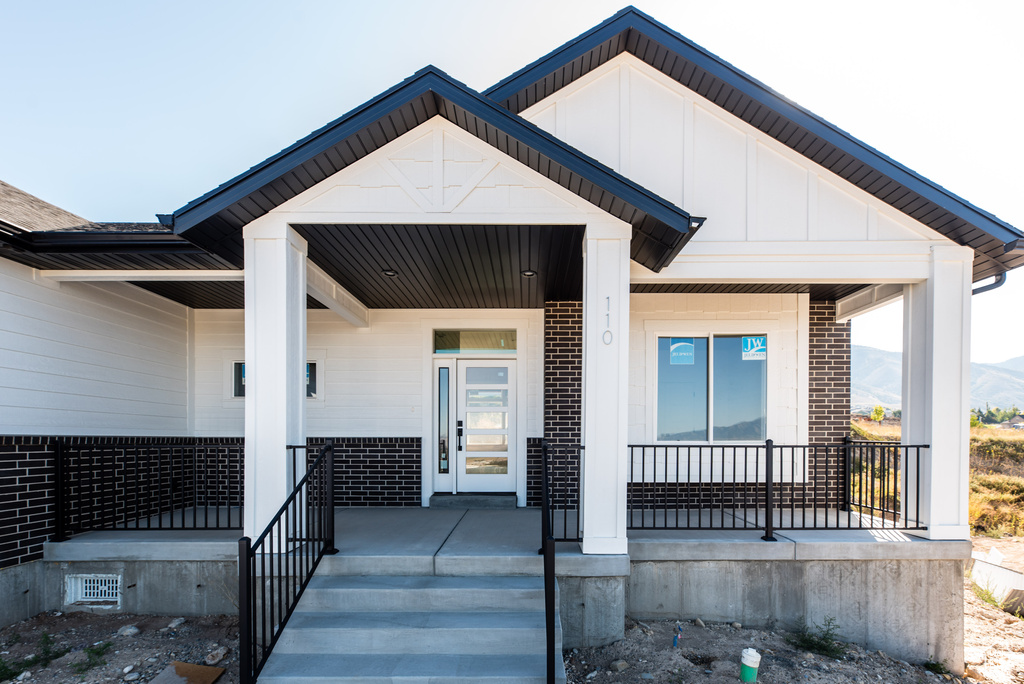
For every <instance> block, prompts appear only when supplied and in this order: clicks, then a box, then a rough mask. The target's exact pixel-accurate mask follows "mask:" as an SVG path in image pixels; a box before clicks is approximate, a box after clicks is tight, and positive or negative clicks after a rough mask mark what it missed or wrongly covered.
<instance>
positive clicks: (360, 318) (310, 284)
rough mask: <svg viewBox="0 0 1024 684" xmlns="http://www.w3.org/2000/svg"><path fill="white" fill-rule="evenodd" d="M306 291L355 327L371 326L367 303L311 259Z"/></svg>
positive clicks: (308, 264)
mask: <svg viewBox="0 0 1024 684" xmlns="http://www.w3.org/2000/svg"><path fill="white" fill-rule="evenodd" d="M306 291H307V292H308V293H309V294H310V295H311V296H312V297H313V298H314V299H315V300H317V301H318V302H320V303H321V304H323V305H324V306H326V307H327V308H328V309H330V310H331V311H333V312H334V313H336V314H338V315H339V316H341V317H342V318H344V319H345V320H346V321H348V322H349V323H351V324H352V325H354V326H355V327H357V328H368V327H370V310H369V309H368V308H367V307H366V305H365V304H363V303H362V302H361V301H359V300H358V299H357V298H356V297H355V296H354V295H353V294H352V293H351V292H349V291H348V290H346V289H345V288H343V287H342V286H341V285H339V284H338V283H337V282H335V280H334V278H332V277H331V276H329V275H327V273H326V272H325V271H324V270H323V269H322V268H320V267H319V266H317V265H316V264H314V263H313V262H312V261H310V260H309V259H307V260H306Z"/></svg>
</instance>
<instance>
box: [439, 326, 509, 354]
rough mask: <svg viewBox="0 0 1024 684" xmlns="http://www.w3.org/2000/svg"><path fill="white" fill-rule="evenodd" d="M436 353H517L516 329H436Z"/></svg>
mask: <svg viewBox="0 0 1024 684" xmlns="http://www.w3.org/2000/svg"><path fill="white" fill-rule="evenodd" d="M434 353H435V354H515V353H516V331H515V330H435V331H434Z"/></svg>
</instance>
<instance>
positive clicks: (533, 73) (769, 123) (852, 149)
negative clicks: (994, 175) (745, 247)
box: [483, 7, 1024, 280]
mask: <svg viewBox="0 0 1024 684" xmlns="http://www.w3.org/2000/svg"><path fill="white" fill-rule="evenodd" d="M623 52H628V53H630V54H631V55H633V56H634V57H636V58H637V59H640V60H641V61H643V62H646V63H647V64H649V65H650V66H652V67H654V68H655V69H657V70H658V71H660V72H662V73H663V74H665V75H667V76H668V77H670V78H672V79H674V80H675V81H677V82H679V83H681V84H682V85H684V86H686V87H687V88H689V89H690V90H693V91H694V92H696V93H698V94H699V95H701V96H703V97H705V98H706V99H708V100H710V101H711V102H714V103H715V104H717V105H718V106H719V107H721V108H722V109H724V110H726V111H727V112H729V113H731V114H733V115H734V116H736V117H738V118H740V119H742V120H743V121H745V122H747V123H748V124H750V125H752V126H754V127H755V128H757V129H759V130H761V131H763V132H765V133H767V134H768V135H770V136H771V137H773V138H775V139H776V140H778V141H779V142H781V143H782V144H784V145H786V146H788V147H790V148H791V149H793V150H795V151H797V152H799V153H800V154H802V155H803V156H805V157H807V158H808V159H811V160H812V161H814V162H816V163H818V164H820V165H821V166H823V167H824V168H826V169H828V170H830V171H832V172H833V173H835V174H836V175H838V176H840V177H841V178H844V179H846V180H847V181H849V182H850V183H853V184H854V185H856V186H857V187H859V188H861V189H862V190H864V191H865V192H868V193H870V194H871V195H874V196H875V197H877V198H879V199H880V200H882V201H884V202H886V203H887V204H889V205H891V206H893V207H895V208H896V209H898V210H900V211H902V212H903V213H904V214H906V215H908V216H910V217H911V218H914V219H915V220H917V221H920V222H921V223H923V224H924V225H926V226H928V227H930V228H932V229H934V230H936V231H938V232H939V233H941V234H943V235H945V236H946V237H948V238H950V239H951V240H954V241H955V242H957V243H959V244H961V245H965V246H968V247H971V248H973V249H974V250H975V259H974V279H975V280H981V279H983V278H986V277H990V276H993V275H996V274H998V273H1001V272H1004V271H1006V270H1009V269H1011V268H1016V267H1018V266H1020V265H1022V264H1024V250H1019V249H1018V250H1014V249H1013V248H1012V247H1010V248H1006V247H1005V246H1006V245H1015V244H1017V243H1016V242H1015V241H1017V240H1022V239H1024V233H1022V232H1021V231H1020V230H1019V229H1017V228H1015V227H1013V226H1011V225H1010V224H1008V223H1006V222H1005V221H1002V220H1000V219H998V218H996V217H995V216H993V215H992V214H990V213H988V212H987V211H984V210H983V209H980V208H978V207H976V206H975V205H973V204H971V203H970V202H968V201H967V200H964V199H963V198H961V197H959V196H957V195H955V194H953V193H951V192H949V191H948V190H946V189H945V188H942V187H941V186H939V185H937V184H935V183H933V182H932V181H930V180H928V179H927V178H924V177H923V176H920V175H919V174H917V173H915V172H914V171H911V170H910V169H908V168H907V167H905V166H903V165H902V164H899V163H897V162H895V161H893V160H892V159H890V158H889V157H887V156H886V155H884V154H882V153H881V152H879V151H878V150H876V149H874V148H872V147H870V146H869V145H866V144H865V143H863V142H861V141H860V140H857V139H856V138H854V137H853V136H851V135H850V134H848V133H846V132H845V131H843V130H841V129H839V128H837V127H836V126H834V125H832V124H830V123H829V122H827V121H825V120H824V119H822V118H821V117H819V116H817V115H815V114H813V113H811V112H809V111H808V110H806V109H804V108H803V107H801V106H799V105H798V104H796V103H794V102H792V101H790V100H788V99H786V98H785V97H784V96H782V95H780V94H779V93H777V92H775V91H774V90H772V89H771V88H769V87H768V86H766V85H765V84H763V83H761V82H760V81H758V80H757V79H755V78H753V77H751V76H750V75H748V74H746V73H744V72H742V71H740V70H739V69H737V68H736V67H734V66H732V65H731V64H729V63H728V62H725V61H724V60H722V59H720V58H719V57H716V56H715V55H713V54H711V53H710V52H708V51H707V50H705V49H704V48H702V47H700V46H699V45H696V44H695V43H693V42H691V41H689V40H687V39H686V38H685V37H683V36H682V35H680V34H679V33H677V32H675V31H673V30H672V29H670V28H668V27H667V26H665V25H664V24H661V23H659V22H657V21H655V20H654V19H652V18H651V17H649V16H647V15H646V14H644V13H643V12H641V11H639V10H637V9H636V8H634V7H626V8H625V9H623V10H621V11H620V12H618V13H617V14H615V15H614V16H613V17H611V18H610V19H608V20H607V21H605V22H603V23H602V24H600V25H598V26H596V27H594V28H593V29H591V30H589V31H587V32H586V33H584V34H582V35H580V36H579V37H577V38H575V39H573V40H571V41H569V42H568V43H566V44H564V45H562V46H561V47H559V48H557V49H556V50H554V51H552V52H551V53H549V54H548V55H546V56H544V57H542V58H540V59H539V60H537V61H536V62H534V63H533V64H530V65H529V66H526V67H524V68H523V69H521V70H520V71H518V72H516V73H515V74H513V75H511V76H509V77H508V78H506V79H505V80H503V81H501V82H500V83H497V84H496V85H494V86H492V87H491V88H488V89H487V90H485V91H484V92H483V94H484V95H485V96H487V97H488V98H490V99H491V100H493V101H495V102H498V103H499V104H501V105H503V106H504V107H506V108H508V110H509V111H511V112H513V113H515V114H519V113H520V112H522V111H524V110H525V109H526V108H528V107H530V106H531V105H533V104H535V103H537V102H539V101H541V100H543V99H544V98H546V97H548V96H549V95H551V94H552V93H554V92H556V91H557V90H559V89H561V88H563V87H565V86H567V85H569V84H570V83H572V82H573V81H575V80H577V79H579V78H581V77H582V76H584V75H586V74H587V73H588V72H590V71H592V70H594V69H596V68H597V67H599V66H601V65H602V64H604V63H605V62H607V61H608V60H610V59H612V58H613V57H615V56H617V55H619V54H622V53H623ZM711 219H712V220H713V219H714V217H711Z"/></svg>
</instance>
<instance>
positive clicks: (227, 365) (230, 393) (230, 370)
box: [221, 349, 327, 409]
mask: <svg viewBox="0 0 1024 684" xmlns="http://www.w3.org/2000/svg"><path fill="white" fill-rule="evenodd" d="M326 360H327V350H326V349H308V350H306V363H315V364H316V390H317V391H316V397H306V406H307V408H310V409H322V408H324V406H325V405H326V401H325V397H326V396H327V391H326V389H327V388H326V386H325V384H324V381H325V380H326V378H327V373H326V369H325V365H326ZM236 363H245V350H244V349H224V350H223V351H222V352H221V367H222V368H223V369H224V374H223V377H224V380H223V383H224V392H223V406H224V408H231V407H236V406H238V405H239V404H244V403H245V397H236V396H235V364H236Z"/></svg>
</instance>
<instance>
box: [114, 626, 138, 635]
mask: <svg viewBox="0 0 1024 684" xmlns="http://www.w3.org/2000/svg"><path fill="white" fill-rule="evenodd" d="M138 633H139V628H138V627H136V626H135V625H125V626H124V627H122V628H121V629H119V630H117V636H129V637H131V636H135V635H136V634H138Z"/></svg>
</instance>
